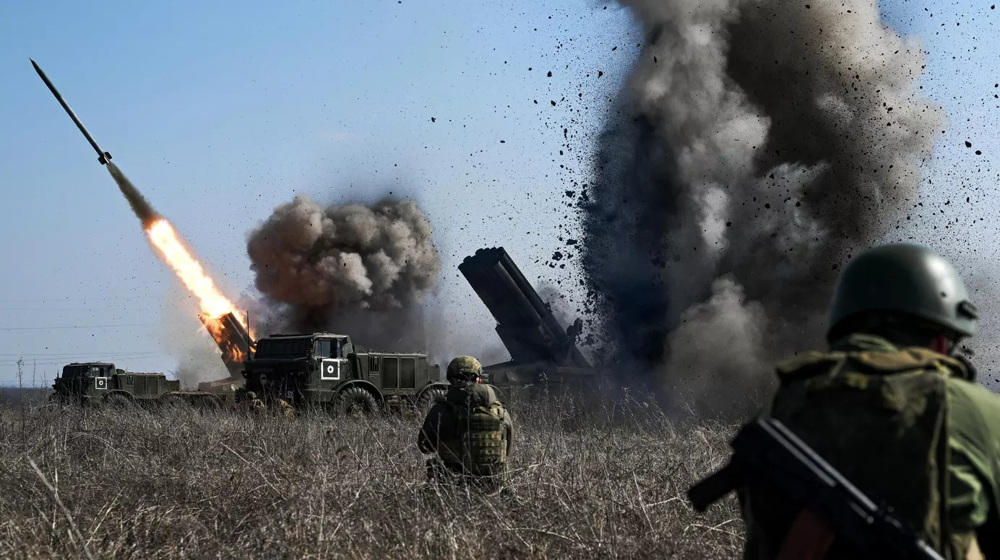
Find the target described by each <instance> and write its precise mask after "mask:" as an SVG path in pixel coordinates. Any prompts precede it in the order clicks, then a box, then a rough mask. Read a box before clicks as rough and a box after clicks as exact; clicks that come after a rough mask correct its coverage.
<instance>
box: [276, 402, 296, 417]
mask: <svg viewBox="0 0 1000 560" xmlns="http://www.w3.org/2000/svg"><path fill="white" fill-rule="evenodd" d="M278 413H279V414H280V415H282V416H284V417H285V418H295V407H293V406H292V405H291V404H289V403H288V401H286V400H285V399H278Z"/></svg>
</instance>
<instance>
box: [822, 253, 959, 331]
mask: <svg viewBox="0 0 1000 560" xmlns="http://www.w3.org/2000/svg"><path fill="white" fill-rule="evenodd" d="M872 313H874V314H877V313H898V314H904V315H906V316H912V317H915V318H916V319H918V320H921V321H922V322H925V323H929V324H930V325H932V326H934V327H938V328H941V330H942V331H943V332H949V333H952V334H954V335H957V336H972V335H973V334H975V332H976V318H977V316H978V315H977V311H976V306H975V305H973V304H972V302H970V301H969V293H968V291H967V290H966V288H965V283H964V282H963V281H962V277H961V276H959V275H958V272H956V271H955V268H954V267H953V266H952V265H951V263H949V262H948V261H947V260H945V259H944V258H943V257H941V256H940V255H937V254H935V253H934V252H932V251H931V250H929V249H927V248H926V247H922V246H920V245H912V244H904V243H900V244H892V245H882V246H879V247H875V248H873V249H869V250H868V251H865V252H863V253H861V254H860V255H858V256H857V257H855V258H854V260H852V261H851V262H850V263H848V264H847V266H846V267H845V268H844V270H843V272H841V274H840V278H839V279H838V281H837V288H836V291H835V292H834V296H833V302H832V304H831V306H830V322H829V326H830V328H829V330H828V331H827V339H828V340H831V341H832V340H833V339H835V338H837V337H839V336H842V335H844V334H847V333H846V332H844V330H845V329H844V327H847V326H849V324H850V323H851V320H852V319H855V318H857V317H859V316H861V315H864V314H872Z"/></svg>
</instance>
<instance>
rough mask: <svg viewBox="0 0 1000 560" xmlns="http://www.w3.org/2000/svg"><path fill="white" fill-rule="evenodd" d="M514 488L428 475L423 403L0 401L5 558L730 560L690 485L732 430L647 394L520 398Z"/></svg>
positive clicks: (714, 514)
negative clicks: (676, 412) (412, 408)
mask: <svg viewBox="0 0 1000 560" xmlns="http://www.w3.org/2000/svg"><path fill="white" fill-rule="evenodd" d="M512 412H513V414H514V421H515V424H516V430H517V431H516V434H515V436H516V439H515V446H514V453H513V456H512V458H511V469H512V471H511V481H510V484H509V486H508V489H507V490H505V491H503V492H501V493H499V494H497V495H492V496H484V495H482V494H479V493H477V492H475V491H469V490H467V489H464V488H455V487H442V486H437V485H428V484H427V483H425V467H424V457H423V456H422V455H421V454H420V453H419V452H418V451H417V449H416V445H415V442H416V434H417V429H418V426H419V422H420V418H419V417H418V416H417V414H416V413H404V414H389V415H379V416H376V417H373V418H368V419H365V418H329V417H323V416H318V415H303V416H300V417H297V418H281V417H276V416H271V415H267V414H265V415H258V416H249V415H243V414H239V413H236V412H233V411H201V410H195V409H191V408H185V407H178V408H170V409H157V410H145V409H124V410H115V409H86V410H84V409H79V408H76V407H68V408H60V407H57V406H43V405H31V404H26V403H12V402H7V403H6V404H3V405H2V408H0V557H3V558H60V557H73V558H86V557H92V558H143V559H147V558H187V557H193V558H209V557H211V558H248V557H250V558H256V557H267V558H342V557H346V558H524V557H530V558H619V557H624V558H647V557H649V558H654V557H655V558H737V557H739V551H740V550H741V547H742V542H743V537H742V529H741V522H740V518H739V514H738V511H737V507H736V502H735V499H734V498H733V497H731V496H730V497H728V498H726V499H725V500H724V501H723V502H720V503H718V504H716V505H715V506H713V508H711V509H710V510H709V511H708V512H707V513H706V514H705V515H700V514H697V513H695V512H694V511H693V510H692V509H691V508H690V506H689V505H688V503H687V501H686V499H685V497H684V493H685V491H686V489H687V488H688V486H689V485H690V484H691V483H692V482H693V481H694V480H696V479H698V478H700V477H701V476H704V475H705V474H707V473H709V472H711V471H712V470H714V469H715V468H717V467H719V466H720V465H721V464H723V463H724V461H725V460H726V457H727V455H728V446H727V441H728V439H729V438H730V437H731V435H732V434H733V432H734V429H735V424H729V423H717V422H712V421H690V420H687V421H685V420H671V419H669V418H667V417H666V416H665V415H664V414H663V412H662V411H661V410H660V409H659V408H658V407H657V406H656V405H655V404H654V403H652V401H649V402H644V401H642V400H636V399H633V398H629V397H628V396H626V397H625V398H623V399H620V400H618V401H617V402H614V403H610V402H606V403H601V404H594V403H581V402H570V401H562V402H560V403H558V404H557V405H552V404H551V403H550V404H544V403H524V404H522V405H521V406H519V407H517V408H515V409H514V410H512Z"/></svg>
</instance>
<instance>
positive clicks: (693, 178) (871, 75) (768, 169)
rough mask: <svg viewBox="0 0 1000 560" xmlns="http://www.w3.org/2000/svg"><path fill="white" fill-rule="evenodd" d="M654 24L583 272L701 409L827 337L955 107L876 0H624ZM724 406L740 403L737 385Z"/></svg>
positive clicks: (614, 145)
mask: <svg viewBox="0 0 1000 560" xmlns="http://www.w3.org/2000/svg"><path fill="white" fill-rule="evenodd" d="M622 3H623V4H624V5H626V6H627V7H629V8H631V9H632V11H633V13H634V14H635V15H636V16H637V19H638V21H639V22H640V23H641V25H642V26H643V28H644V30H645V32H646V33H647V41H646V42H645V44H644V46H643V48H642V51H641V53H640V55H639V58H638V60H637V62H636V63H635V66H634V68H633V70H632V74H631V77H630V79H629V82H628V83H627V85H626V86H625V88H624V89H623V90H622V91H621V92H620V94H619V97H618V100H617V109H618V112H617V115H618V117H617V118H615V119H613V120H612V122H611V123H610V124H609V125H608V126H607V127H606V130H605V131H604V133H603V135H602V141H601V145H600V153H599V160H598V166H597V171H596V177H595V179H596V180H595V183H594V185H593V187H592V191H593V196H592V197H591V199H592V203H591V204H590V205H589V206H588V207H587V209H586V210H587V212H586V215H585V219H584V227H585V230H586V232H587V245H586V248H587V254H586V255H585V259H584V266H585V270H586V272H587V274H588V276H589V279H590V283H591V287H592V289H593V290H594V292H595V293H597V294H603V295H600V296H598V297H601V298H602V299H601V301H600V302H599V304H598V307H599V309H600V311H601V312H602V316H603V321H604V328H605V330H606V335H607V337H608V338H610V339H611V340H615V341H617V342H618V350H619V352H620V354H621V358H622V359H624V360H626V361H628V362H630V363H631V364H632V365H634V366H635V367H636V368H639V369H652V370H656V371H662V372H663V375H664V376H665V377H664V378H665V379H666V380H667V386H668V387H673V388H684V390H685V391H687V392H688V393H689V396H690V397H691V398H692V399H693V401H694V406H695V407H696V408H699V407H703V405H711V404H713V401H714V402H720V401H719V399H718V398H717V397H714V396H715V395H718V391H719V390H720V388H722V387H725V388H726V389H727V391H728V393H726V398H728V397H732V398H739V395H740V394H741V392H742V391H744V390H747V389H750V388H754V387H760V386H761V379H765V378H767V377H766V376H768V375H769V373H768V369H769V368H770V364H771V362H772V361H773V360H775V359H776V358H778V357H780V356H782V355H784V354H786V353H790V352H794V351H797V350H801V349H804V348H806V347H813V346H816V345H819V344H820V343H821V342H822V340H823V339H822V336H823V329H824V327H825V319H824V316H825V308H826V305H827V303H828V299H829V296H830V291H831V287H832V283H833V281H834V280H835V278H836V274H837V272H838V267H839V266H840V265H841V264H843V263H844V262H845V261H846V260H847V259H848V258H850V256H851V255H853V254H855V253H856V252H857V251H858V250H861V249H864V248H866V247H868V246H870V245H872V244H874V243H876V242H877V241H878V240H879V239H881V238H882V237H883V236H885V235H886V233H887V232H888V231H889V229H890V228H891V227H892V226H893V225H895V224H896V223H897V221H898V219H899V218H900V214H901V211H902V210H903V208H905V207H906V205H907V202H908V201H910V200H912V198H913V197H914V196H915V195H916V192H917V188H918V185H919V183H920V178H921V172H920V163H921V158H925V157H927V156H928V155H929V154H930V151H931V148H932V143H933V139H934V136H935V134H937V133H939V132H940V131H941V128H942V125H943V113H942V111H941V109H940V108H939V107H937V106H934V105H933V104H931V103H930V102H928V101H927V100H926V99H923V98H922V97H920V95H919V92H918V91H917V89H916V88H915V87H914V81H915V80H916V79H917V78H918V77H919V76H920V74H921V72H922V67H923V59H924V57H923V52H922V50H921V48H920V45H919V44H918V43H917V42H916V41H914V40H909V39H903V38H901V37H900V36H899V35H898V34H897V33H896V32H895V31H893V30H892V29H890V28H888V27H886V26H885V25H884V24H882V23H881V20H880V17H879V13H878V7H877V4H876V2H875V1H874V0H847V1H840V2H819V1H817V2H812V3H809V5H807V4H806V3H803V2H799V1H797V0H796V1H794V2H793V1H790V0H711V1H707V2H706V1H704V0H673V1H671V2H662V1H654V0H622ZM723 400H725V399H723Z"/></svg>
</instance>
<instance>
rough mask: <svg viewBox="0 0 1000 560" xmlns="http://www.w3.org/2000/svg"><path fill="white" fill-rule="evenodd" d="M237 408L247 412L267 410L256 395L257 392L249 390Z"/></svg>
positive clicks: (258, 412)
mask: <svg viewBox="0 0 1000 560" xmlns="http://www.w3.org/2000/svg"><path fill="white" fill-rule="evenodd" d="M239 410H240V411H241V412H245V413H248V414H260V413H262V412H264V411H265V410H267V405H265V404H264V401H262V400H260V399H259V398H258V397H257V393H254V392H253V391H250V392H248V393H247V395H246V399H245V400H243V401H242V402H241V403H240V406H239Z"/></svg>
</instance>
